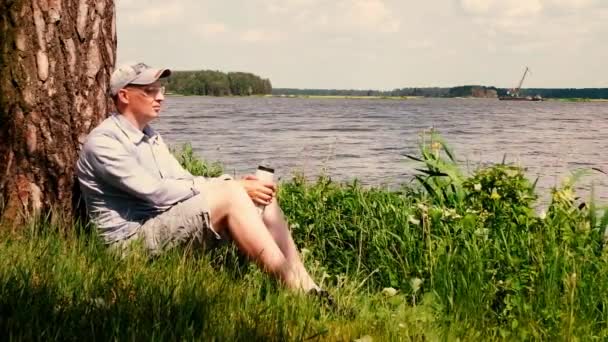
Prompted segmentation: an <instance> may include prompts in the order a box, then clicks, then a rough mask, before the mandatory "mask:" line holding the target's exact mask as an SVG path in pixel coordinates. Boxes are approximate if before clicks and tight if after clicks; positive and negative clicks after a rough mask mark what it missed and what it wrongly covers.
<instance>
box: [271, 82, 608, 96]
mask: <svg viewBox="0 0 608 342" xmlns="http://www.w3.org/2000/svg"><path fill="white" fill-rule="evenodd" d="M508 90H509V89H507V88H496V87H487V86H481V85H467V86H458V87H449V88H448V87H445V88H443V87H427V88H400V89H393V90H372V89H365V90H361V89H296V88H275V89H272V94H273V95H287V96H306V95H308V96H423V97H494V96H493V95H494V94H496V95H495V96H505V95H506V94H507V91H508ZM520 94H521V95H522V96H535V95H540V96H542V97H544V98H585V99H608V88H528V89H522V90H521V92H520Z"/></svg>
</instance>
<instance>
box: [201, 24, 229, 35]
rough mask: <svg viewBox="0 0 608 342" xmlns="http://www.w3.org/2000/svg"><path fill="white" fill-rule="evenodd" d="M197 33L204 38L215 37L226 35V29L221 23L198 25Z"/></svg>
mask: <svg viewBox="0 0 608 342" xmlns="http://www.w3.org/2000/svg"><path fill="white" fill-rule="evenodd" d="M197 31H198V33H200V34H201V35H202V36H204V37H215V36H219V35H222V34H224V33H226V32H227V31H228V29H227V28H226V25H224V24H222V23H214V22H211V23H207V24H202V25H199V26H198V27H197Z"/></svg>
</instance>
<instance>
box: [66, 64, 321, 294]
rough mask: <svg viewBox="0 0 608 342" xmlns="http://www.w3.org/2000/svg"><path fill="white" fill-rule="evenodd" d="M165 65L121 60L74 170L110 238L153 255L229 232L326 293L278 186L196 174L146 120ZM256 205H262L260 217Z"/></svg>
mask: <svg viewBox="0 0 608 342" xmlns="http://www.w3.org/2000/svg"><path fill="white" fill-rule="evenodd" d="M170 74H171V71H170V70H168V69H154V68H151V67H149V66H147V65H145V64H143V63H139V64H135V65H124V66H121V67H119V68H118V69H116V70H115V71H114V72H113V73H112V76H111V78H110V93H111V95H112V98H113V100H114V103H115V105H116V109H117V113H113V114H112V115H110V117H108V118H107V119H106V120H104V121H103V122H102V123H101V124H100V125H99V126H98V127H97V128H95V129H94V130H93V131H92V132H91V133H90V134H89V136H88V137H87V139H86V142H85V143H84V145H83V147H82V151H81V154H80V158H79V160H78V163H77V175H78V180H79V183H80V187H81V189H82V193H83V196H84V199H85V202H86V206H87V211H88V213H89V215H90V217H91V219H92V221H93V222H94V223H95V224H96V225H97V227H98V229H99V232H100V234H101V236H102V237H103V239H104V240H105V242H106V243H107V244H109V245H111V246H114V247H118V248H124V247H125V246H128V245H129V244H130V243H131V242H132V241H134V240H142V241H143V244H144V246H145V247H146V249H148V250H149V251H150V252H151V253H153V254H157V253H161V252H163V251H165V250H167V249H169V248H172V247H174V246H178V245H193V244H195V243H202V242H203V240H204V239H206V238H209V237H212V238H216V239H220V236H222V235H229V236H230V237H231V238H232V240H234V241H235V242H236V244H237V245H238V247H239V249H240V251H241V252H243V253H245V254H246V255H247V256H248V257H249V258H251V259H253V260H254V261H255V262H256V263H257V264H258V265H259V266H260V267H261V268H262V269H263V270H264V271H266V272H268V273H270V274H271V275H273V276H275V277H277V278H278V279H279V280H280V281H282V283H283V284H284V285H285V286H286V287H288V288H290V289H293V290H298V291H305V292H313V293H321V294H322V295H324V296H326V292H325V291H322V290H320V288H319V287H318V286H317V285H316V284H315V282H314V281H313V280H312V278H311V277H310V275H309V274H308V272H307V271H306V269H305V268H304V265H303V264H302V261H301V260H300V257H299V255H298V252H297V249H296V246H295V244H294V242H293V239H292V237H291V234H290V232H289V229H288V224H287V222H286V221H285V219H284V217H283V214H282V211H281V209H280V208H279V206H278V204H277V200H276V196H275V195H276V186H275V184H273V183H272V182H262V181H259V180H258V179H257V178H255V176H247V177H245V178H244V179H242V180H233V179H232V178H231V177H230V176H226V175H224V176H221V177H218V178H204V177H194V176H192V175H191V174H190V173H189V172H187V171H186V170H184V169H183V168H182V167H181V165H180V164H179V163H178V162H177V160H176V159H175V158H174V157H173V155H172V154H171V153H170V152H169V150H168V148H167V146H166V145H165V143H164V142H163V140H162V138H161V136H160V135H159V134H158V133H156V132H155V131H154V130H153V129H152V128H151V127H150V126H149V123H150V122H151V121H152V120H154V119H155V118H157V117H158V115H159V113H160V111H161V106H162V104H163V101H164V100H165V97H164V88H163V87H161V84H160V81H159V79H161V78H163V77H168V76H169V75H170ZM255 204H261V205H265V206H266V208H265V210H264V211H263V214H262V215H260V214H259V212H258V211H257V210H256V209H257V208H256V206H255Z"/></svg>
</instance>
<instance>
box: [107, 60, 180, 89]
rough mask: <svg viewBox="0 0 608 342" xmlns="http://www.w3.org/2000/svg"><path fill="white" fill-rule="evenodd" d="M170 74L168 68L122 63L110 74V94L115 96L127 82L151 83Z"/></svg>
mask: <svg viewBox="0 0 608 342" xmlns="http://www.w3.org/2000/svg"><path fill="white" fill-rule="evenodd" d="M170 75H171V70H169V69H156V68H152V67H150V66H148V65H146V64H144V63H136V64H123V65H121V66H119V67H118V68H116V70H114V72H113V73H112V76H110V94H111V95H112V96H115V95H116V94H118V91H119V90H120V89H122V88H124V87H126V86H127V85H128V84H138V85H146V84H151V83H154V82H156V81H158V79H159V78H163V77H169V76H170Z"/></svg>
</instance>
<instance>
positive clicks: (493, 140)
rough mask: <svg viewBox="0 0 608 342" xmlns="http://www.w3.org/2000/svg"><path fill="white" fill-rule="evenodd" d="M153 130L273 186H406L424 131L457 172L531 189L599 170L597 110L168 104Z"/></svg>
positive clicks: (488, 104)
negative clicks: (267, 170)
mask: <svg viewBox="0 0 608 342" xmlns="http://www.w3.org/2000/svg"><path fill="white" fill-rule="evenodd" d="M154 126H155V127H156V129H157V130H159V131H160V132H161V133H162V134H163V136H164V137H165V140H166V141H167V142H169V143H170V144H180V143H185V142H190V143H192V146H193V148H194V150H195V151H196V153H197V154H198V155H200V156H202V157H204V158H205V159H207V160H211V161H215V160H217V161H221V162H222V163H223V164H224V166H225V168H226V170H227V171H229V172H230V173H234V174H237V175H242V174H246V173H252V172H254V170H255V168H256V166H257V165H258V164H266V165H270V166H273V167H275V168H276V169H277V172H278V174H279V176H280V177H283V178H284V177H289V176H291V175H292V174H293V172H294V171H298V172H304V173H305V174H306V175H307V176H311V177H313V176H315V175H317V174H319V173H320V172H325V173H327V174H329V175H330V176H331V177H332V179H335V180H351V179H353V178H358V179H359V180H360V181H361V182H362V183H364V184H370V185H387V186H389V187H395V186H397V185H398V184H400V183H404V182H408V181H410V180H411V174H412V172H413V167H414V166H415V165H414V164H412V163H411V162H409V161H407V159H406V158H404V157H403V154H405V153H407V154H416V153H417V151H418V143H419V141H420V134H421V132H422V131H424V130H428V129H429V128H431V127H433V128H434V129H435V130H437V131H439V132H440V133H441V134H442V136H443V137H444V138H445V140H446V141H447V142H448V143H449V144H450V145H451V146H452V148H453V149H454V150H455V152H456V155H457V156H458V159H459V160H461V161H462V164H463V167H465V168H468V169H470V170H474V169H475V168H476V167H477V166H479V165H480V164H481V163H489V162H500V161H501V160H502V159H503V157H505V156H506V160H507V161H509V162H513V163H517V164H519V165H522V166H524V167H526V168H527V170H528V171H527V174H528V175H529V176H530V178H535V177H537V176H538V177H539V187H540V188H541V189H548V188H549V187H551V186H553V185H555V184H557V183H559V182H560V181H561V180H562V179H563V178H564V177H566V176H568V175H569V174H570V172H571V171H572V170H576V169H581V168H586V169H589V168H592V167H596V168H601V169H604V170H608V160H607V158H605V156H604V151H606V150H607V149H608V137H606V136H604V135H603V134H602V133H603V132H606V131H607V128H608V103H605V102H604V103H602V102H583V103H581V102H577V103H567V102H557V101H546V102H510V101H498V100H493V99H415V100H378V99H372V100H363V99H306V98H263V97H249V98H238V97H235V98H232V97H224V98H214V97H168V98H167V100H166V106H165V108H164V111H163V112H162V113H161V118H160V119H159V120H157V121H156V122H155V123H154ZM592 174H593V175H592V176H590V177H587V178H586V179H584V180H583V182H582V183H581V184H582V186H584V187H586V188H587V189H588V188H589V187H590V185H591V184H592V182H594V183H595V189H596V193H597V194H598V195H599V196H600V197H602V198H604V199H605V198H607V197H608V186H607V185H608V176H606V175H603V174H600V173H599V172H593V173H592ZM545 192H546V191H545Z"/></svg>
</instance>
